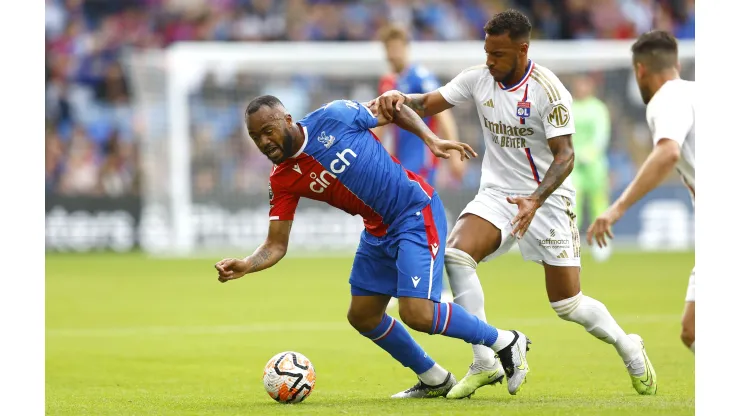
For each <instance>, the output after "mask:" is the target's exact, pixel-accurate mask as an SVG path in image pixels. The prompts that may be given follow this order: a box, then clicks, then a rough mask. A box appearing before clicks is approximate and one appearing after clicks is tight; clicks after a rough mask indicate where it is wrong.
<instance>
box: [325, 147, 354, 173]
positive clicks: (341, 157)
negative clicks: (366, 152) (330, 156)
mask: <svg viewBox="0 0 740 416" xmlns="http://www.w3.org/2000/svg"><path fill="white" fill-rule="evenodd" d="M348 154H350V155H352V157H353V158H357V153H355V152H353V151H352V149H349V148H347V149H344V150H342V151H341V152H337V158H336V159H334V160H332V161H331V163H329V169H331V171H332V172H333V173H336V174H340V173H342V172H344V171H345V169H347V166H349V165H350V164H351V163H350V162H349V160H348V159H347V157H348V156H347V155H348ZM340 162H341V164H340Z"/></svg>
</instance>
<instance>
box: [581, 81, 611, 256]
mask: <svg viewBox="0 0 740 416" xmlns="http://www.w3.org/2000/svg"><path fill="white" fill-rule="evenodd" d="M573 114H574V117H573V120H574V122H575V129H576V134H574V135H573V147H574V148H575V149H578V151H577V152H576V160H575V164H574V166H573V173H572V177H573V185H574V186H575V188H576V191H577V192H576V206H575V209H574V212H575V214H576V225H577V226H578V229H579V230H580V229H581V225H582V222H583V220H582V218H583V206H584V204H585V205H587V206H588V214H589V215H588V221H593V220H594V219H595V218H596V217H597V216H598V215H599V214H601V213H602V212H604V211H605V210H606V208H607V207H608V206H609V161H608V159H607V149H608V147H609V137H610V135H611V118H610V115H609V108H608V107H607V106H606V104H604V102H603V101H601V100H600V99H599V98H598V97H596V95H595V93H594V80H593V78H591V77H590V76H588V75H581V76H578V77H576V78H575V80H574V83H573ZM610 254H611V246H607V247H598V246H594V247H593V256H594V259H595V260H597V261H604V260H607V259H608V258H609V255H610Z"/></svg>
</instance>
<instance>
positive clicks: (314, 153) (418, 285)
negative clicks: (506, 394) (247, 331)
mask: <svg viewBox="0 0 740 416" xmlns="http://www.w3.org/2000/svg"><path fill="white" fill-rule="evenodd" d="M402 107H403V108H402V109H401V110H399V111H397V112H395V113H394V114H393V122H394V123H395V124H397V125H399V126H401V127H403V128H404V129H408V130H410V131H412V132H413V133H414V134H416V135H417V136H418V137H420V138H421V139H422V140H423V141H424V142H425V143H426V144H427V146H429V148H430V149H431V150H432V152H433V153H434V154H435V155H437V156H441V157H449V154H448V153H446V152H447V151H450V150H457V151H459V152H460V153H461V159H462V158H463V157H462V156H464V157H467V154H466V153H465V151H466V150H467V151H468V152H470V153H471V154H472V155H474V156H475V153H474V152H473V150H472V149H471V148H470V147H469V146H467V145H465V144H462V143H458V142H452V141H447V140H440V139H439V138H438V137H437V136H436V135H434V133H432V131H431V130H429V128H428V127H427V126H426V124H424V122H423V121H422V120H421V118H419V116H417V115H416V114H415V113H414V112H413V111H412V110H410V109H409V108H406V107H405V106H402ZM246 121H247V129H248V131H249V135H250V136H251V137H252V139H253V140H254V142H255V144H256V145H257V147H258V148H259V150H260V151H261V152H262V153H263V154H264V155H265V156H267V157H268V158H269V159H270V160H271V161H272V162H273V163H274V164H275V167H274V168H273V171H272V174H271V175H270V199H271V200H270V227H269V231H268V235H267V239H266V241H265V242H264V244H262V245H261V246H260V247H258V248H257V250H256V251H255V252H254V253H253V254H252V255H251V256H249V257H247V258H245V259H224V260H222V261H220V262H218V263H217V264H216V269H217V270H218V274H219V277H218V279H219V281H221V282H226V281H229V280H233V279H237V278H240V277H242V276H244V275H245V274H247V273H254V272H257V271H260V270H264V269H266V268H268V267H271V266H273V265H275V264H276V263H277V262H278V261H279V260H280V259H282V258H283V256H285V253H286V251H287V248H288V239H289V235H290V228H291V225H292V223H293V216H294V213H295V210H296V207H297V206H298V200H299V198H301V197H304V198H310V199H315V200H319V201H324V202H326V203H328V204H329V205H332V206H334V207H336V208H339V209H341V210H343V211H345V212H347V213H349V214H352V215H361V216H362V218H363V219H364V222H365V230H363V232H362V235H361V236H360V244H359V246H358V249H357V253H356V255H355V259H354V264H353V265H352V271H351V272H350V277H349V283H350V287H351V295H352V300H351V303H350V308H349V312H348V315H347V318H348V320H349V322H350V324H351V325H352V326H353V327H354V328H355V329H356V330H357V331H358V332H360V333H361V334H362V335H364V336H365V337H367V338H369V339H371V340H372V341H374V342H375V343H376V344H377V345H378V346H379V347H381V348H383V349H384V350H385V351H387V352H388V353H389V354H390V355H391V356H392V357H393V358H395V359H396V360H397V361H399V362H400V363H401V364H402V365H404V366H405V367H409V368H411V369H412V370H413V371H414V372H415V373H416V374H417V376H418V378H419V382H418V383H417V384H416V385H414V386H413V387H411V388H409V389H408V390H405V391H403V392H400V393H398V394H396V395H394V396H393V397H396V398H424V397H437V396H444V395H445V394H447V392H448V391H449V390H450V389H451V388H452V387H453V386H454V385H455V383H456V380H455V378H454V376H453V375H452V373H450V372H448V371H447V370H445V369H444V368H442V367H441V366H440V365H439V364H437V363H435V361H434V360H433V359H432V358H431V357H430V356H429V355H427V354H426V353H425V352H424V350H423V349H422V348H421V346H420V345H419V344H417V343H416V341H414V339H413V338H412V337H411V335H410V334H409V333H408V332H407V331H406V329H405V328H404V326H403V325H402V324H401V323H399V322H396V320H395V319H393V318H392V317H390V316H389V315H387V314H386V313H385V311H386V306H387V305H388V301H389V300H390V298H391V297H392V296H394V297H397V298H398V299H399V314H400V317H401V320H402V321H403V322H404V323H405V324H406V325H408V326H409V327H411V328H412V329H415V330H417V331H423V332H426V333H429V334H441V335H445V336H448V337H453V338H459V339H462V340H464V341H466V342H468V343H471V344H476V345H480V344H482V345H486V346H489V347H491V348H492V349H493V350H494V351H496V352H498V353H499V355H501V356H506V357H511V356H512V355H513V354H521V355H522V356H524V355H526V351H519V350H518V347H517V343H507V342H505V341H502V340H500V339H499V338H507V339H508V338H511V337H510V336H509V337H499V331H500V330H498V329H496V328H494V327H492V326H490V325H488V324H487V323H485V322H483V321H481V320H480V319H478V318H477V317H475V316H474V315H471V314H470V313H468V312H467V311H466V310H465V309H464V308H463V307H461V306H459V305H457V304H455V303H451V302H450V303H442V302H440V294H441V291H442V271H443V268H444V261H443V259H444V250H445V240H446V237H447V219H446V217H445V212H444V207H443V206H442V201H441V199H440V198H439V196H438V195H437V193H436V192H435V191H434V188H432V187H431V186H430V185H429V184H427V183H426V182H425V181H424V179H422V178H421V177H419V176H418V175H416V174H414V173H413V172H410V171H408V170H406V169H404V168H403V166H401V164H400V163H398V160H396V159H395V158H393V157H392V156H391V155H390V154H388V152H387V151H386V150H385V148H384V147H383V146H382V144H381V143H380V141H379V140H378V139H377V137H376V136H375V135H374V134H373V133H372V132H371V131H370V129H372V128H374V127H376V126H378V125H385V124H388V123H389V122H390V121H391V120H389V119H386V118H385V117H384V116H382V115H379V116H375V115H373V113H372V112H371V110H370V109H369V108H368V107H366V106H365V105H363V104H360V103H358V102H356V101H349V100H339V101H333V102H330V103H328V104H326V105H325V106H323V107H321V108H319V109H318V110H316V111H314V112H312V113H310V114H308V115H307V116H306V117H304V118H303V119H302V120H300V121H298V122H297V123H296V122H295V121H294V120H293V118H292V117H291V115H290V114H288V113H287V111H286V110H285V108H284V106H283V104H282V103H281V102H280V100H278V99H277V98H275V97H273V96H269V95H268V96H261V97H258V98H256V99H254V100H252V102H250V103H249V105H248V107H247V114H246ZM514 336H515V337H519V336H524V335H523V334H521V333H520V332H518V331H516V332H514ZM514 349H517V350H514ZM502 373H503V371H502ZM503 377H504V375H503V374H501V375H500V378H499V377H495V380H494V379H492V382H494V381H501V380H502V379H503Z"/></svg>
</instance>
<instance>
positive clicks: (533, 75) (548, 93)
mask: <svg viewBox="0 0 740 416" xmlns="http://www.w3.org/2000/svg"><path fill="white" fill-rule="evenodd" d="M532 79H533V80H534V81H535V82H536V83H538V84H540V85H541V86H542V89H543V90H545V93H547V99H548V100H550V104H552V103H553V99H552V93H551V92H550V89H549V88H547V86H545V83H544V82H543V81H542V80H541V79H540V77H539V76H538V75H537V74H532Z"/></svg>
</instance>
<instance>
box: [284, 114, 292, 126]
mask: <svg viewBox="0 0 740 416" xmlns="http://www.w3.org/2000/svg"><path fill="white" fill-rule="evenodd" d="M285 122H286V123H288V125H291V124H293V116H291V115H290V114H288V113H285Z"/></svg>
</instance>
